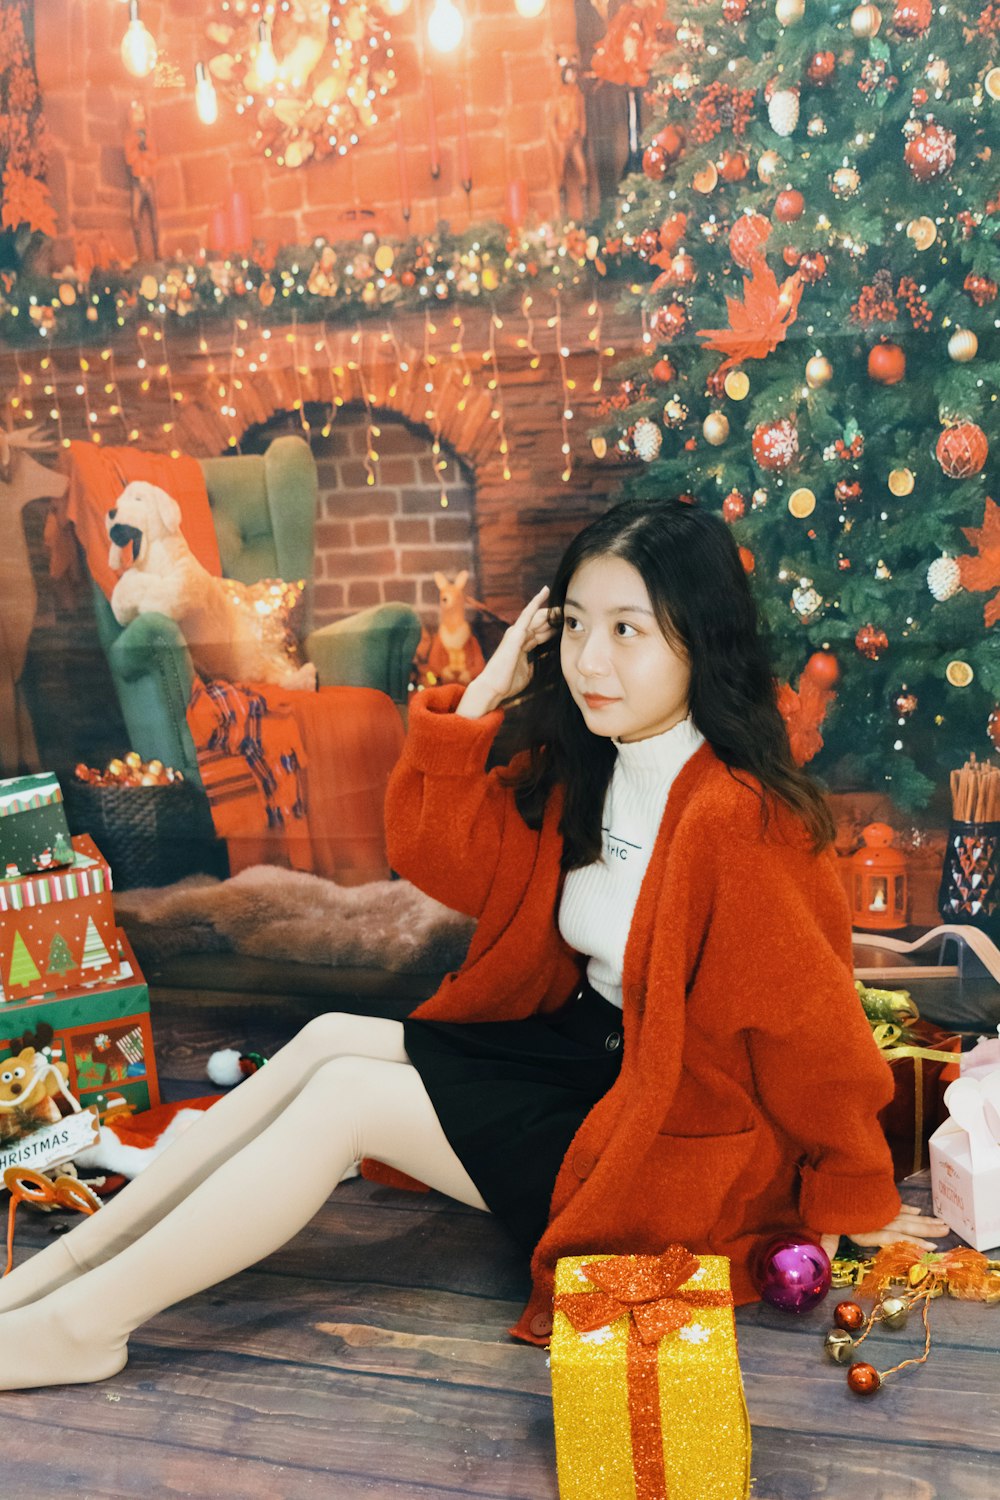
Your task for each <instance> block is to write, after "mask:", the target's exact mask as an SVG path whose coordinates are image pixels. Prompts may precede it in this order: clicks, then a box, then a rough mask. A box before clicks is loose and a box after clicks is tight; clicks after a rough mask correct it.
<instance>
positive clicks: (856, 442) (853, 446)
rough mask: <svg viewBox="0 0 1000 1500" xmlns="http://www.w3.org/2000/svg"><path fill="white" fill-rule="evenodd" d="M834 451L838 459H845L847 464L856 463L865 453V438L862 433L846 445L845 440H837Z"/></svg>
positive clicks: (856, 434)
mask: <svg viewBox="0 0 1000 1500" xmlns="http://www.w3.org/2000/svg"><path fill="white" fill-rule="evenodd" d="M833 451H834V452H835V453H836V455H837V457H838V458H841V459H843V461H844V463H845V464H849V463H854V462H855V461H856V460H857V459H859V458H860V457H861V455H862V453H864V451H865V440H864V437H863V436H862V434H861V433H860V432H858V433H855V435H854V437H852V438H851V441H850V442H849V443H845V442H844V439H843V438H837V440H836V442H835V443H834V445H833Z"/></svg>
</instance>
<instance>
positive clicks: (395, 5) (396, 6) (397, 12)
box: [382, 0, 410, 16]
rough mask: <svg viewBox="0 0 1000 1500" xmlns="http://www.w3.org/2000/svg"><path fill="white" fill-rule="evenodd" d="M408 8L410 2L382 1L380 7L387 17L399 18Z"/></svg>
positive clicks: (397, 0) (403, 0)
mask: <svg viewBox="0 0 1000 1500" xmlns="http://www.w3.org/2000/svg"><path fill="white" fill-rule="evenodd" d="M409 8H410V0H384V3H383V5H382V9H383V10H384V11H385V13H386V15H387V16H401V15H402V14H403V12H404V11H406V10H409Z"/></svg>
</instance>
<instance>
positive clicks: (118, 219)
mask: <svg viewBox="0 0 1000 1500" xmlns="http://www.w3.org/2000/svg"><path fill="white" fill-rule="evenodd" d="M216 9H221V7H216V6H214V5H213V4H212V3H211V0H144V3H143V5H142V10H141V14H142V19H143V22H144V24H145V25H146V26H148V27H149V28H150V30H151V31H152V32H153V33H154V35H155V36H156V38H157V41H158V45H159V47H160V52H161V60H162V61H163V63H164V65H165V71H166V72H169V73H172V74H173V77H174V78H175V79H176V86H173V87H170V86H159V87H157V86H154V84H153V83H152V82H151V81H149V80H142V81H139V80H135V79H130V78H129V76H128V75H127V74H126V73H125V70H124V68H123V66H122V63H121V59H120V56H119V44H120V41H121V37H122V34H123V32H124V29H125V25H126V21H127V11H126V8H125V6H124V5H122V4H121V3H120V0H36V5H35V15H36V39H37V45H36V52H37V66H38V76H39V83H40V86H41V90H42V95H43V98H44V103H45V109H46V116H47V121H48V127H49V132H50V136H51V142H52V151H51V159H50V172H49V180H50V186H51V188H52V194H53V201H54V203H55V206H56V210H57V214H58V221H59V230H60V234H61V235H63V236H65V237H66V238H65V240H64V241H63V242H62V243H60V244H58V245H57V246H56V248H55V260H54V264H56V265H59V264H62V263H63V260H64V259H66V258H68V256H69V254H71V250H72V246H71V236H74V235H76V236H80V237H82V238H84V239H88V238H89V239H91V240H98V239H100V238H101V237H102V236H106V237H107V239H108V240H109V241H110V242H111V243H112V244H113V246H114V247H115V249H116V250H117V252H118V253H119V254H120V255H123V256H128V257H130V258H131V256H133V255H134V253H135V250H134V245H133V241H132V235H131V230H130V224H129V207H128V177H127V173H126V167H125V159H124V153H123V149H122V142H123V136H124V131H125V115H126V108H127V105H128V102H129V100H130V99H131V98H140V99H142V100H143V101H144V102H145V103H146V104H147V110H148V118H149V124H150V128H151V133H152V137H153V139H154V141H155V142H156V144H157V146H158V149H159V163H158V167H157V171H156V177H155V183H156V192H157V198H158V203H159V212H160V231H161V232H160V248H161V252H162V253H164V254H167V255H169V254H172V253H174V252H175V251H180V252H182V253H184V254H193V253H194V252H195V251H197V250H198V249H204V247H205V244H206V234H207V230H208V225H209V223H210V219H211V215H212V214H213V212H214V211H215V210H217V209H218V208H219V207H221V206H224V205H226V204H227V203H228V202H229V200H230V198H231V195H232V194H233V193H234V192H241V193H244V194H245V195H246V198H247V200H248V205H249V210H250V215H251V230H252V232H253V234H254V236H255V237H259V238H260V239H263V240H267V241H272V242H274V243H283V244H289V243H303V242H305V241H308V240H309V239H311V238H313V237H314V236H316V235H324V236H327V237H329V238H331V239H337V238H346V237H349V230H348V228H347V222H346V219H347V216H348V215H350V214H356V212H357V211H358V210H365V211H369V212H371V213H372V214H373V215H374V221H375V226H374V227H375V228H376V229H377V230H378V231H380V232H382V233H386V234H390V235H402V234H404V233H405V232H407V228H408V230H409V232H417V233H419V232H422V231H427V230H430V229H433V228H434V226H435V225H436V224H437V223H438V221H439V220H441V219H445V220H448V221H449V222H450V223H451V224H452V226H453V228H455V229H463V228H465V227H466V226H468V225H469V224H470V223H472V222H477V221H480V220H483V219H496V218H500V217H502V216H503V214H504V211H505V204H506V199H507V191H508V187H509V184H510V183H511V182H512V181H514V180H516V179H521V180H522V181H524V182H525V183H526V184H527V188H528V205H529V208H530V209H531V210H532V211H533V212H534V213H535V214H536V215H537V216H539V217H542V218H550V217H551V216H552V215H553V214H555V213H556V212H557V210H558V202H557V193H556V183H555V174H554V161H553V156H552V150H551V147H550V143H549V126H550V117H551V109H552V103H551V101H552V100H553V99H554V96H555V92H556V87H557V84H558V70H557V67H556V61H555V59H556V55H557V53H558V51H559V50H560V49H561V48H565V47H566V45H567V44H570V43H571V41H572V38H573V36H574V33H575V26H574V12H573V3H572V0H549V3H548V4H547V5H546V7H545V10H544V11H543V13H542V15H541V16H539V17H537V18H535V19H533V20H525V19H524V18H522V17H520V16H518V15H517V14H516V12H515V11H514V7H513V4H512V0H465V3H464V4H463V13H464V15H465V19H466V33H465V36H466V40H465V42H464V43H463V45H462V46H461V47H460V48H459V49H458V50H457V52H455V53H452V54H448V55H442V54H439V53H435V52H433V51H432V50H431V49H430V48H429V46H428V45H427V43H426V41H425V39H424V37H423V34H422V32H421V30H420V28H421V27H424V26H426V19H427V14H428V7H427V6H425V5H417V4H413V5H411V6H410V7H409V9H408V10H407V12H406V13H405V15H403V16H400V17H397V18H394V19H391V20H390V21H389V23H388V24H389V29H390V32H391V36H392V41H393V45H394V50H395V53H396V56H395V67H396V71H397V75H398V80H399V81H398V83H397V85H396V87H395V89H394V90H393V91H392V92H391V93H390V94H389V95H388V96H387V97H386V98H385V99H384V100H382V101H381V104H380V112H381V113H380V119H379V121H378V123H377V124H376V125H375V126H373V127H371V129H370V130H369V131H368V132H367V133H366V134H365V136H364V137H363V139H362V141H361V142H360V144H359V145H358V146H356V147H355V148H353V149H352V150H351V151H349V152H348V153H347V155H346V156H344V157H329V158H327V159H326V160H325V161H321V162H313V163H307V164H306V165H305V166H302V167H298V168H294V169H290V168H286V167H279V166H277V165H276V164H275V163H274V162H272V161H268V160H265V159H264V158H263V157H262V156H261V155H259V154H257V153H255V152H254V150H253V149H252V146H251V131H252V127H251V125H250V123H249V121H248V120H247V119H246V118H241V117H240V116H238V115H237V114H236V112H235V109H234V107H233V105H232V103H230V102H229V101H224V100H223V99H222V97H221V95H220V109H219V118H218V120H217V121H216V123H215V124H214V125H211V126H206V125H203V124H202V123H201V122H200V121H199V120H198V118H197V115H196V113H195V108H194V98H193V79H194V64H195V61H196V60H199V59H205V58H206V57H208V56H210V54H211V48H209V47H208V46H207V43H206V37H205V27H206V24H207V23H208V22H209V21H210V20H211V19H212V16H213V15H214V14H215V11H216ZM428 80H430V85H429V84H428ZM460 86H461V87H462V88H463V89H464V93H465V98H466V101H467V103H466V122H467V132H468V142H469V164H470V169H471V174H472V181H473V187H472V192H471V193H470V194H469V195H468V197H467V196H466V194H465V193H464V192H463V190H462V186H461V183H460V181H459V170H458V160H459V114H460V105H459V88H460ZM429 88H430V90H432V94H433V100H434V116H435V119H436V127H437V138H438V144H439V152H440V175H439V176H438V178H437V180H434V179H433V178H432V177H431V173H430V150H429V145H428V91H429ZM397 122H398V124H399V126H400V129H401V131H402V135H403V140H404V149H405V161H406V173H407V177H408V182H409V190H410V196H411V201H412V217H411V219H410V222H409V225H408V226H407V225H406V224H405V223H404V220H403V216H402V203H401V195H400V177H399V160H398V154H397V146H396V126H397ZM60 257H61V258H60Z"/></svg>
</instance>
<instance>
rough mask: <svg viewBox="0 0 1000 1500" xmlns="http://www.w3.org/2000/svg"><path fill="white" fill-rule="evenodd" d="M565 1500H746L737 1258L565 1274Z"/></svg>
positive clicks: (558, 1334) (557, 1391)
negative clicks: (734, 1276) (734, 1281)
mask: <svg viewBox="0 0 1000 1500" xmlns="http://www.w3.org/2000/svg"><path fill="white" fill-rule="evenodd" d="M555 1293H556V1295H555V1316H554V1324H553V1330H552V1345H551V1362H552V1403H553V1407H554V1411H555V1429H556V1462H557V1466H558V1470H559V1495H560V1500H595V1496H598V1495H599V1496H600V1497H601V1500H745V1497H746V1496H747V1495H748V1494H749V1492H750V1420H749V1417H748V1416H747V1409H746V1401H745V1398H744V1395H743V1381H742V1377H741V1375H740V1365H739V1358H738V1356H737V1351H736V1325H735V1322H734V1319H733V1298H732V1293H731V1291H730V1289H729V1261H728V1260H727V1259H726V1258H725V1257H724V1256H721V1255H703V1256H700V1257H699V1256H695V1255H692V1254H691V1252H690V1251H689V1250H685V1249H684V1247H683V1246H681V1245H670V1246H669V1247H668V1248H667V1249H666V1250H665V1251H664V1252H663V1254H662V1255H621V1256H605V1257H602V1256H596V1257H595V1256H592V1255H572V1256H566V1257H564V1258H563V1259H562V1260H560V1261H559V1264H558V1265H557V1267H556V1281H555Z"/></svg>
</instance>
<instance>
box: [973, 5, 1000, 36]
mask: <svg viewBox="0 0 1000 1500" xmlns="http://www.w3.org/2000/svg"><path fill="white" fill-rule="evenodd" d="M976 29H977V31H978V32H979V34H980V35H981V36H1000V0H989V3H988V4H987V5H984V6H983V9H982V12H981V13H980V16H979V20H978V21H977V22H976Z"/></svg>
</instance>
